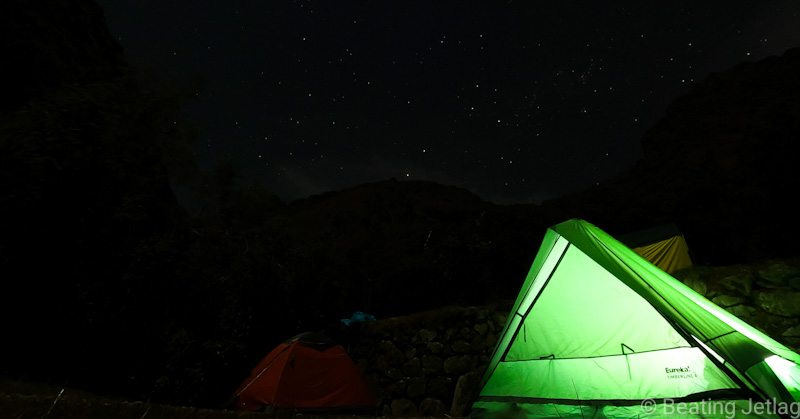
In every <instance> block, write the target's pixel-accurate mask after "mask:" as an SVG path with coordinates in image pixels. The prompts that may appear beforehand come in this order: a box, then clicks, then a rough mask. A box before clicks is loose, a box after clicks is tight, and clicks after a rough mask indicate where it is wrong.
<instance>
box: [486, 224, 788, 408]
mask: <svg viewBox="0 0 800 419" xmlns="http://www.w3.org/2000/svg"><path fill="white" fill-rule="evenodd" d="M798 363H800V356H799V355H798V354H796V353H795V352H793V351H792V350H790V349H789V348H787V347H785V346H783V345H782V344H780V343H778V342H776V341H775V340H773V339H771V338H769V337H768V336H766V335H765V334H763V333H761V332H760V331H758V330H756V329H755V328H753V327H751V326H750V325H748V324H746V323H745V322H743V321H741V320H739V319H738V318H736V317H734V316H733V315H731V314H730V313H728V312H726V311H725V310H723V309H721V308H720V307H718V306H716V305H715V304H713V303H712V302H710V301H709V300H707V299H705V298H704V297H703V296H701V295H699V294H698V293H696V292H695V291H693V290H692V289H690V288H689V287H687V286H685V285H684V284H682V283H681V282H680V281H678V280H676V279H674V278H673V277H671V276H670V275H669V274H667V273H665V272H664V271H662V270H660V269H658V268H657V267H655V266H654V265H652V264H651V263H649V262H647V261H646V260H645V259H643V258H642V257H641V256H639V255H638V254H637V253H636V252H634V251H632V250H631V249H629V248H628V247H626V246H625V245H623V244H622V243H620V242H619V241H617V240H615V239H614V238H612V237H611V236H609V235H608V234H606V233H604V232H603V231H601V230H600V229H599V228H597V227H595V226H594V225H592V224H590V223H588V222H585V221H582V220H570V221H566V222H564V223H561V224H558V225H556V226H554V227H551V228H550V229H548V230H547V232H546V234H545V237H544V240H543V242H542V245H541V248H540V249H539V252H538V254H537V255H536V258H535V260H534V262H533V266H532V267H531V269H530V272H529V273H528V276H527V278H526V279H525V282H524V285H523V287H522V290H521V292H520V293H519V296H518V297H517V300H516V302H515V303H514V307H513V309H512V311H511V313H510V314H509V317H508V319H507V321H506V325H505V328H504V330H503V332H502V334H501V335H500V338H499V342H498V344H497V346H496V348H495V351H494V354H493V356H492V358H491V361H490V363H489V365H488V367H487V370H486V373H485V375H484V377H483V381H482V383H481V390H480V395H479V398H478V400H477V401H476V402H475V403H474V405H473V416H477V417H495V416H497V415H499V414H500V413H501V412H502V413H503V414H505V413H509V412H508V411H513V412H514V413H515V414H514V417H584V418H587V417H637V416H638V417H644V416H648V415H656V416H659V415H663V414H666V413H669V411H668V410H667V409H670V408H675V406H684V407H689V408H691V407H694V408H697V407H699V406H700V404H703V403H706V404H707V406H706V407H708V406H710V405H708V404H709V403H715V402H717V401H723V400H724V401H725V402H726V403H728V405H732V406H735V407H736V408H737V409H739V410H738V413H739V414H741V413H742V412H744V411H745V410H746V409H747V406H748V400H774V401H778V402H792V401H795V400H800V387H798V380H799V379H800V368H798V365H797V364H798ZM648 399H652V400H653V401H654V402H655V404H654V405H647V406H645V407H643V406H642V402H643V401H645V400H648ZM665 399H666V400H667V401H665ZM647 403H649V402H646V403H645V404H647ZM710 417H713V416H710ZM723 417H724V416H723Z"/></svg>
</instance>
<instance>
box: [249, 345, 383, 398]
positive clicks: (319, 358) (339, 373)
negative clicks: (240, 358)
mask: <svg viewBox="0 0 800 419" xmlns="http://www.w3.org/2000/svg"><path fill="white" fill-rule="evenodd" d="M234 396H235V398H236V409H238V410H260V409H262V408H264V407H265V406H272V407H274V408H290V409H334V408H335V409H342V408H374V407H375V405H376V402H375V399H374V398H373V397H372V395H371V394H370V392H369V390H368V388H367V385H366V383H365V382H364V379H363V377H362V376H361V373H360V372H359V371H358V368H357V367H356V366H355V364H353V361H352V360H351V359H350V357H349V356H347V353H346V352H345V350H344V348H342V347H341V346H340V345H336V344H333V342H332V341H330V339H328V338H327V337H325V336H322V335H319V334H312V333H305V334H301V335H298V336H295V337H294V338H292V339H290V340H288V341H286V342H284V343H281V344H280V345H278V346H277V347H276V348H275V349H273V350H272V352H270V353H269V354H267V356H266V357H264V359H262V360H261V362H259V363H258V366H256V368H255V369H254V370H253V371H252V372H251V373H250V376H249V377H247V379H246V380H244V382H243V383H242V384H241V386H239V389H238V390H236V393H235V394H234Z"/></svg>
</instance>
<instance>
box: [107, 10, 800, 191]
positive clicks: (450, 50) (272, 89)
mask: <svg viewBox="0 0 800 419" xmlns="http://www.w3.org/2000/svg"><path fill="white" fill-rule="evenodd" d="M100 3H101V5H103V7H104V8H105V10H106V15H107V19H108V21H109V25H110V27H111V30H112V32H113V33H114V34H115V35H116V36H117V37H118V39H119V41H120V43H121V44H122V45H123V47H124V48H125V49H126V54H127V55H128V58H129V60H130V61H131V62H133V63H134V64H135V65H137V66H140V67H143V68H149V69H152V71H154V72H157V73H159V74H162V75H163V76H164V77H166V78H168V79H170V80H174V82H175V83H178V84H180V85H184V86H185V85H189V86H192V88H193V92H194V94H193V97H192V100H191V101H189V102H188V103H187V104H186V105H185V112H186V117H187V118H186V119H187V120H188V121H191V123H193V124H195V125H197V127H198V128H199V131H200V139H199V141H198V144H197V150H196V152H197V155H198V160H199V161H200V162H201V163H202V165H204V166H206V167H213V165H214V164H215V163H216V162H217V161H220V160H230V161H232V162H233V163H234V165H235V166H236V167H238V168H239V170H240V171H241V174H242V178H243V179H246V180H248V181H257V182H259V183H262V184H263V185H264V186H265V187H266V188H267V189H268V190H271V191H273V192H275V193H277V194H278V195H279V196H281V197H282V198H284V199H294V198H298V197H303V196H307V195H310V194H316V193H320V192H325V191H328V190H333V189H340V188H343V187H348V186H353V185H356V184H359V183H363V182H368V181H375V180H381V179H387V178H391V177H394V178H398V179H424V180H432V181H437V182H440V183H444V184H451V185H456V186H461V187H466V188H468V189H470V190H472V191H473V192H475V193H477V194H479V195H481V196H482V197H484V198H486V199H489V200H493V201H496V202H538V201H541V200H542V199H546V198H550V197H555V196H559V195H562V194H564V193H568V192H571V191H575V190H579V189H584V188H587V187H590V186H592V185H594V184H598V183H599V182H602V181H603V180H605V179H607V178H609V177H611V176H613V175H615V174H617V173H619V172H620V171H622V170H624V169H626V168H627V167H630V166H631V165H632V164H633V163H634V162H635V160H636V159H637V158H638V157H639V156H640V153H641V150H640V146H639V141H640V139H641V137H642V135H643V134H644V132H645V130H646V129H647V128H648V127H649V126H651V125H652V124H653V123H655V122H656V121H657V119H658V118H659V117H660V116H661V115H663V113H664V111H665V109H666V106H667V105H668V104H669V102H670V101H671V100H673V99H674V98H676V97H677V96H679V95H681V94H684V93H686V92H687V91H688V89H689V88H690V87H691V86H692V85H693V84H695V83H696V82H697V81H699V80H702V79H704V78H705V77H706V76H707V75H708V74H709V72H712V71H721V70H724V69H726V68H729V67H731V66H733V65H735V64H737V63H739V62H742V61H748V60H757V59H761V58H763V57H765V56H768V55H773V54H780V53H782V52H783V51H784V50H785V49H787V48H789V47H792V46H797V45H800V30H798V29H797V28H798V27H800V25H797V24H796V23H797V22H798V19H800V4H799V3H797V2H794V1H789V0H783V1H775V2H769V3H763V4H762V3H752V2H741V1H734V2H730V1H726V2H723V1H716V0H715V1H708V2H702V4H698V2H689V1H676V2H641V1H638V2H637V1H613V2H547V3H544V2H522V1H514V0H511V1H504V2H464V1H448V2H423V1H405V2H366V1H358V2H349V1H348V2H322V1H316V0H297V1H275V2H249V1H247V2H246V1H231V2H208V1H206V2H189V1H183V0H180V1H175V2H125V3H123V2H117V1H112V0H105V1H101V2H100ZM145 3H149V4H145ZM167 3H169V4H167Z"/></svg>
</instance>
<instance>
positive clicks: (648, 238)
mask: <svg viewBox="0 0 800 419" xmlns="http://www.w3.org/2000/svg"><path fill="white" fill-rule="evenodd" d="M619 241H621V242H622V243H623V244H625V245H626V246H628V247H629V248H631V250H633V251H634V252H636V253H638V254H639V256H641V257H643V258H645V259H647V261H648V262H650V263H652V264H653V265H656V266H658V267H659V268H660V269H661V270H662V271H664V272H666V273H668V274H674V273H675V272H678V271H680V270H683V269H687V268H691V267H692V258H691V257H690V256H689V245H687V244H686V239H685V238H684V237H683V233H681V231H680V230H679V229H678V226H676V225H675V224H663V225H660V226H655V227H650V228H648V229H645V230H640V231H635V232H633V233H628V234H624V235H622V236H620V237H619Z"/></svg>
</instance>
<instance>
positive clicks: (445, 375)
mask: <svg viewBox="0 0 800 419" xmlns="http://www.w3.org/2000/svg"><path fill="white" fill-rule="evenodd" d="M510 306H511V304H510V303H507V304H498V305H496V306H485V307H445V308H443V309H440V310H435V311H429V312H423V313H417V314H414V315H410V316H403V317H395V318H388V319H382V320H379V321H376V322H372V323H368V324H364V325H362V328H361V329H360V330H358V331H357V332H355V336H354V337H353V339H352V343H351V346H350V348H349V352H350V355H351V356H352V358H353V359H354V360H355V361H356V363H357V364H358V365H359V367H360V368H361V369H362V371H364V374H365V376H366V377H367V379H368V380H369V381H370V384H371V385H372V387H373V388H374V389H375V391H376V393H377V394H376V396H377V397H378V398H379V400H381V409H382V410H381V411H382V413H383V414H384V415H387V416H389V415H391V416H442V415H444V414H450V415H452V416H463V415H464V414H465V413H466V411H467V410H468V408H469V405H470V404H471V403H472V401H473V399H474V397H475V395H476V393H477V386H478V385H479V382H480V379H481V377H482V374H483V370H484V368H485V365H486V364H487V363H488V361H489V357H490V356H491V354H492V350H493V349H494V346H495V343H496V342H497V336H498V334H499V333H500V332H501V331H502V329H503V326H504V324H505V319H506V314H507V313H508V311H509V310H510Z"/></svg>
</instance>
